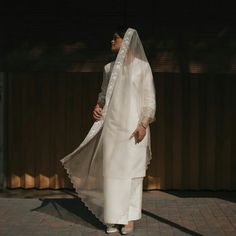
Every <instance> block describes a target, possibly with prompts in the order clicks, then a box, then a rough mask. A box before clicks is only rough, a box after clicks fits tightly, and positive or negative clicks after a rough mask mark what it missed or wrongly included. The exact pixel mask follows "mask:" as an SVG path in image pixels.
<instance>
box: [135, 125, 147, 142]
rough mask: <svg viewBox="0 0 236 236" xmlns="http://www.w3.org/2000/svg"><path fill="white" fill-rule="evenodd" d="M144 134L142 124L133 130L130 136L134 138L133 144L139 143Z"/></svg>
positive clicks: (144, 129) (144, 130)
mask: <svg viewBox="0 0 236 236" xmlns="http://www.w3.org/2000/svg"><path fill="white" fill-rule="evenodd" d="M145 135H146V128H144V126H142V125H139V126H138V127H137V128H136V129H135V131H134V132H133V134H132V135H131V138H132V137H134V138H135V144H136V143H139V142H141V141H142V140H143V138H144V137H145Z"/></svg>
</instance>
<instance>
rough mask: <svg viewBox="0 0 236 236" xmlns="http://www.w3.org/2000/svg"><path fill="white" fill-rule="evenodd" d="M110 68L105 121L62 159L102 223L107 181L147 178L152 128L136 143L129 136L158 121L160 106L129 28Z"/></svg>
mask: <svg viewBox="0 0 236 236" xmlns="http://www.w3.org/2000/svg"><path fill="white" fill-rule="evenodd" d="M109 68H110V74H109V84H108V86H107V90H106V97H105V104H104V107H103V109H102V118H101V119H100V120H99V121H96V122H94V124H93V126H92V127H91V129H90V130H89V132H88V134H87V136H86V137H85V139H84V140H83V142H82V143H81V144H80V145H79V147H78V148H77V149H75V150H74V151H73V152H72V153H70V154H68V155H67V156H65V157H64V158H63V159H61V160H60V161H61V162H62V164H63V166H64V168H65V169H66V171H67V173H68V175H69V177H70V179H71V182H72V183H73V187H74V188H75V190H76V192H77V193H78V196H79V197H80V198H81V200H82V201H83V202H84V203H85V205H86V206H87V207H88V209H89V210H90V211H91V212H92V213H93V214H94V215H95V216H96V217H97V218H98V219H99V220H100V221H101V222H104V201H105V200H106V199H105V198H104V181H103V180H104V177H115V178H120V179H129V178H133V177H142V176H145V172H146V169H147V168H148V164H149V163H150V160H151V143H150V130H149V127H148V128H147V132H146V136H145V137H144V139H143V140H142V141H141V142H140V143H138V144H135V140H134V137H131V135H132V133H133V132H134V130H135V129H136V127H137V126H138V124H139V123H140V122H142V121H143V122H148V123H151V122H153V121H154V120H155V106H156V104H155V88H154V84H153V77H152V72H151V68H150V65H149V63H148V61H147V58H146V55H145V52H144V49H143V46H142V43H141V41H140V39H139V36H138V33H137V31H136V30H135V29H132V28H128V30H127V31H126V33H125V36H124V38H123V41H122V45H121V48H120V50H119V52H118V55H117V57H116V60H115V62H114V63H110V64H109ZM105 76H107V75H105Z"/></svg>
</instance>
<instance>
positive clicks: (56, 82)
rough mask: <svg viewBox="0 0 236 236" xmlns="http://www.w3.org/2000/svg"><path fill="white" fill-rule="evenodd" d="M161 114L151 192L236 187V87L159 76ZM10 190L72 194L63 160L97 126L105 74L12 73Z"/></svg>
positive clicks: (154, 131)
mask: <svg viewBox="0 0 236 236" xmlns="http://www.w3.org/2000/svg"><path fill="white" fill-rule="evenodd" d="M154 79H155V86H156V94H157V113H156V122H154V123H153V124H152V125H151V136H152V153H153V159H152V160H151V164H150V165H149V169H148V171H147V176H146V178H145V182H144V188H145V189H236V172H235V171H234V170H235V167H236V161H235V155H236V149H235V146H236V144H235V140H236V124H235V120H236V111H235V110H236V108H235V107H236V95H235V93H234V92H233V91H235V89H236V82H235V80H234V78H233V76H230V75H223V76H222V75H221V76H216V75H211V76H210V75H207V74H201V75H200V74H199V75H197V76H196V75H195V76H193V75H191V74H185V75H181V74H168V73H158V74H154ZM8 82H9V84H8V85H9V86H8V87H9V92H8V94H9V98H8V106H9V109H8V111H9V114H8V121H9V127H8V130H9V133H8V136H9V138H8V147H9V150H8V154H9V155H8V159H7V165H8V187H10V188H17V187H23V188H31V187H36V188H55V189H57V188H72V185H71V183H70V180H69V178H68V176H67V174H66V173H65V170H64V169H63V167H62V166H61V163H60V162H59V160H60V159H61V158H62V157H63V156H65V155H67V154H68V153H70V152H71V151H73V150H74V149H75V148H76V147H77V146H78V145H79V144H80V143H81V141H82V140H83V138H84V137H85V135H86V134H87V132H88V130H89V128H90V127H91V125H92V123H93V118H92V109H93V106H94V105H95V103H96V100H97V95H98V92H99V90H100V86H101V82H102V74H101V73H13V74H12V77H10V78H9V81H8Z"/></svg>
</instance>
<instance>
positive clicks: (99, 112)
mask: <svg viewBox="0 0 236 236" xmlns="http://www.w3.org/2000/svg"><path fill="white" fill-rule="evenodd" d="M101 117H102V108H101V107H100V106H99V104H97V105H96V106H95V107H94V110H93V118H94V119H95V120H96V121H98V120H100V119H101Z"/></svg>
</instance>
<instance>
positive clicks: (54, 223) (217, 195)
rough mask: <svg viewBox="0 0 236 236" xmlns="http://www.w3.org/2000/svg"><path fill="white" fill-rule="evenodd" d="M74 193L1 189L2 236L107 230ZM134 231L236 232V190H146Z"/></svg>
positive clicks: (76, 235) (150, 234)
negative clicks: (2, 190)
mask: <svg viewBox="0 0 236 236" xmlns="http://www.w3.org/2000/svg"><path fill="white" fill-rule="evenodd" d="M75 197H76V195H75V193H74V192H73V191H55V190H54V191H53V190H7V191H5V192H2V193H1V192H0V236H11V235H14V236H18V235H20V236H49V235H50V236H51V235H59V236H64V235H66V236H82V235H83V236H90V235H91V236H100V235H106V234H105V233H104V225H103V224H102V223H100V222H99V221H98V220H97V219H96V218H95V217H94V216H93V215H92V214H90V212H89V211H88V210H87V208H86V207H85V206H84V204H83V203H82V202H81V201H80V200H79V199H76V198H75ZM112 235H114V236H116V235H120V234H119V233H114V234H112ZM132 235H136V236H158V235H163V236H168V235H177V236H179V235H196V236H199V235H211V236H217V235H232V236H236V192H209V191H208V192H193V191H171V192H162V191H148V192H144V193H143V211H142V219H141V220H140V221H136V222H135V233H133V234H132Z"/></svg>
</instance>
